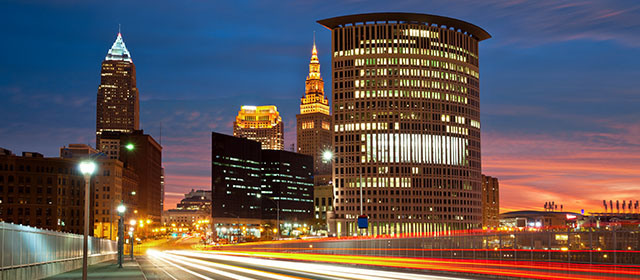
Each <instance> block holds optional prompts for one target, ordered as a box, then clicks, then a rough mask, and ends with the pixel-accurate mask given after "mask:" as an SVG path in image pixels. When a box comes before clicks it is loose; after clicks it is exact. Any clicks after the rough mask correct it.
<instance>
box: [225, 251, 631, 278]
mask: <svg viewBox="0 0 640 280" xmlns="http://www.w3.org/2000/svg"><path fill="white" fill-rule="evenodd" d="M217 253H218V254H229V255H236V256H252V257H261V258H276V259H286V260H297V261H318V262H325V263H341V264H356V265H358V264H360V265H371V266H382V267H397V268H410V269H422V270H433V271H438V270H441V271H452V272H464V273H472V274H487V275H501V276H509V277H523V278H537V279H584V277H589V278H592V279H611V278H613V277H618V278H621V277H626V276H630V279H637V276H638V275H640V271H634V270H631V271H629V270H626V271H625V270H622V271H621V270H619V269H616V268H613V269H602V268H598V269H579V268H578V269H577V268H570V267H561V266H557V267H553V266H551V267H549V266H535V265H528V266H527V265H514V264H511V263H510V262H509V263H504V262H503V263H491V262H485V261H469V260H453V259H446V260H433V259H418V258H400V257H373V256H354V255H324V254H305V253H281V252H252V251H235V252H233V251H232V252H228V251H225V252H217ZM487 266H488V267H487ZM548 270H554V271H553V272H551V271H548ZM563 272H574V274H571V273H563ZM576 273H586V274H576ZM598 274H604V275H602V276H601V275H598Z"/></svg>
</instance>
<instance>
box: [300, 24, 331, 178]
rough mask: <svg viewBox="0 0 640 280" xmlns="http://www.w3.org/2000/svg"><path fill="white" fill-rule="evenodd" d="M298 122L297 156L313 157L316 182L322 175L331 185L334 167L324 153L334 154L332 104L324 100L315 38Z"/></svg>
mask: <svg viewBox="0 0 640 280" xmlns="http://www.w3.org/2000/svg"><path fill="white" fill-rule="evenodd" d="M296 121H297V122H296V127H297V134H296V140H297V141H296V142H297V146H298V151H297V152H298V153H301V154H305V155H310V156H313V169H314V175H316V176H315V177H316V178H318V179H322V178H323V176H322V175H325V176H324V177H326V178H325V179H326V180H324V181H327V182H328V181H331V178H330V177H331V164H327V163H323V162H322V152H323V151H326V150H331V135H332V133H331V114H330V111H329V100H327V98H326V97H325V96H324V81H323V80H322V77H321V76H320V61H319V60H318V51H317V49H316V42H315V36H314V40H313V50H312V51H311V62H309V75H308V76H307V80H306V81H305V93H304V96H303V97H302V98H301V100H300V114H298V115H296ZM316 181H317V180H316ZM327 182H324V183H327ZM316 183H318V182H316ZM321 183H322V182H321Z"/></svg>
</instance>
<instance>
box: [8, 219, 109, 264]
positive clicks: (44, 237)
mask: <svg viewBox="0 0 640 280" xmlns="http://www.w3.org/2000/svg"><path fill="white" fill-rule="evenodd" d="M82 241H83V236H82V235H78V234H71V233H64V232H57V231H51V230H46V229H39V228H34V227H29V226H23V225H16V224H9V223H4V222H0V249H1V250H0V270H3V271H5V270H10V269H19V268H24V267H29V266H37V265H45V264H51V263H56V262H65V261H74V260H79V259H82ZM116 252H117V244H116V241H113V240H106V239H100V238H94V237H89V256H103V255H110V254H116Z"/></svg>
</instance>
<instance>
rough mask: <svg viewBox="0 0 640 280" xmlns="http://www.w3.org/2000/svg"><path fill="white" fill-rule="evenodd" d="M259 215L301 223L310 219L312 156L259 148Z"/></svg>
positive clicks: (311, 207) (311, 209) (311, 206)
mask: <svg viewBox="0 0 640 280" xmlns="http://www.w3.org/2000/svg"><path fill="white" fill-rule="evenodd" d="M261 169H262V188H261V192H262V196H263V200H262V218H263V219H276V218H277V206H278V204H279V205H280V220H281V221H292V222H298V223H302V222H304V221H307V220H309V219H311V218H313V157H312V156H308V155H303V154H298V153H293V152H287V151H276V150H263V151H262V168H261Z"/></svg>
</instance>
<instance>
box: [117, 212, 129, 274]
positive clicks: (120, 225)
mask: <svg viewBox="0 0 640 280" xmlns="http://www.w3.org/2000/svg"><path fill="white" fill-rule="evenodd" d="M126 210H127V207H125V206H124V204H122V202H120V205H118V207H117V208H116V211H117V212H118V216H120V220H119V221H118V267H119V268H122V258H123V256H122V255H123V254H124V212H125V211H126Z"/></svg>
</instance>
